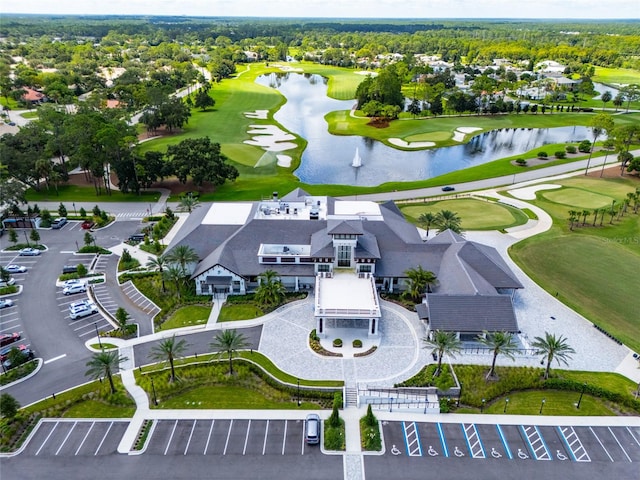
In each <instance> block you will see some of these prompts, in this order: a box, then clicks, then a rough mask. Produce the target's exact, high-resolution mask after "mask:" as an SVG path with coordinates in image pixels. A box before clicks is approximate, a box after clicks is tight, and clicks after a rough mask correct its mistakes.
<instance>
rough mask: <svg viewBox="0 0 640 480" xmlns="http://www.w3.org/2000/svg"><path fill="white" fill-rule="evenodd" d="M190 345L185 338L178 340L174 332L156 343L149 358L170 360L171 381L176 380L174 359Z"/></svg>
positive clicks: (162, 360)
mask: <svg viewBox="0 0 640 480" xmlns="http://www.w3.org/2000/svg"><path fill="white" fill-rule="evenodd" d="M188 347H189V344H188V343H187V341H186V340H185V339H184V338H183V339H181V340H178V341H177V342H176V335H175V334H174V335H173V336H172V337H171V338H165V339H164V340H163V341H161V342H160V343H158V344H157V345H154V346H153V347H152V348H151V352H150V353H149V358H151V359H152V360H158V361H160V362H164V361H168V362H169V366H170V367H171V377H170V378H169V381H170V382H174V381H175V380H176V371H175V368H174V366H173V361H174V360H175V359H176V358H177V357H180V356H181V355H182V354H183V353H184V352H185V350H186V349H187V348H188Z"/></svg>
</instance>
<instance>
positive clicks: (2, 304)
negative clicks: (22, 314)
mask: <svg viewBox="0 0 640 480" xmlns="http://www.w3.org/2000/svg"><path fill="white" fill-rule="evenodd" d="M11 306H13V300H11V299H9V298H7V299H6V300H0V308H6V307H11Z"/></svg>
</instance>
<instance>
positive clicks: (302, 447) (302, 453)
mask: <svg viewBox="0 0 640 480" xmlns="http://www.w3.org/2000/svg"><path fill="white" fill-rule="evenodd" d="M300 441H301V444H302V445H301V449H300V455H304V422H302V438H301V440H300Z"/></svg>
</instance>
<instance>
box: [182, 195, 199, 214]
mask: <svg viewBox="0 0 640 480" xmlns="http://www.w3.org/2000/svg"><path fill="white" fill-rule="evenodd" d="M199 206H200V202H199V201H198V199H197V198H196V197H194V196H193V195H185V196H184V197H182V198H181V199H180V205H179V206H178V211H180V212H188V213H191V212H192V211H193V209H194V208H197V207H199Z"/></svg>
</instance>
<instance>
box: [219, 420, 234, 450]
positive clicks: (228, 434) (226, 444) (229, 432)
mask: <svg viewBox="0 0 640 480" xmlns="http://www.w3.org/2000/svg"><path fill="white" fill-rule="evenodd" d="M232 427H233V419H231V421H230V422H229V430H228V431H227V441H226V442H225V443H224V450H223V452H222V455H226V454H227V447H228V446H229V437H230V436H231V428H232Z"/></svg>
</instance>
